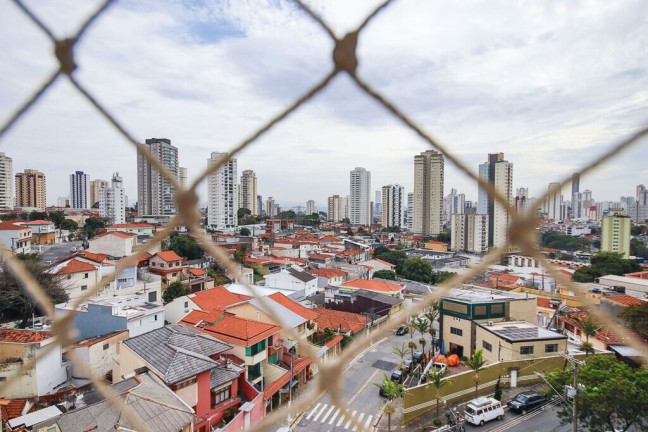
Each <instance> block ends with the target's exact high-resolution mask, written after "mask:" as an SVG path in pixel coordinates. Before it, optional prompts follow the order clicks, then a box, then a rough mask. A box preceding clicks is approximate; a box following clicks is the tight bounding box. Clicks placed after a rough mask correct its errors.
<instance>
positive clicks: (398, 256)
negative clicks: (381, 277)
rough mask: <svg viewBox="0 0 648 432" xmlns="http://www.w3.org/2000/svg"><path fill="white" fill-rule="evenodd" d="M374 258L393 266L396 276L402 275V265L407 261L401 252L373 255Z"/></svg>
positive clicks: (405, 255) (404, 254)
mask: <svg viewBox="0 0 648 432" xmlns="http://www.w3.org/2000/svg"><path fill="white" fill-rule="evenodd" d="M374 258H379V259H381V260H383V261H387V262H388V263H392V264H394V265H395V266H396V268H395V270H396V274H402V272H403V264H404V263H405V260H406V259H407V254H406V253H405V252H403V251H389V252H384V253H381V254H380V255H376V254H374Z"/></svg>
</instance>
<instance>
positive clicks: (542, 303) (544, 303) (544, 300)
mask: <svg viewBox="0 0 648 432" xmlns="http://www.w3.org/2000/svg"><path fill="white" fill-rule="evenodd" d="M536 304H537V305H538V307H543V308H551V300H550V299H549V298H548V297H538V298H536Z"/></svg>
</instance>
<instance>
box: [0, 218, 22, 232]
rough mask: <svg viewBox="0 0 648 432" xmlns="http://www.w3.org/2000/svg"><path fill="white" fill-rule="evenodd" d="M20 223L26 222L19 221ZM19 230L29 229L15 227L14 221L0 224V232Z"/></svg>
mask: <svg viewBox="0 0 648 432" xmlns="http://www.w3.org/2000/svg"><path fill="white" fill-rule="evenodd" d="M16 221H17V219H16ZM20 222H26V221H20ZM21 229H29V227H25V226H20V225H17V224H15V223H14V221H6V222H2V223H0V231H15V230H21Z"/></svg>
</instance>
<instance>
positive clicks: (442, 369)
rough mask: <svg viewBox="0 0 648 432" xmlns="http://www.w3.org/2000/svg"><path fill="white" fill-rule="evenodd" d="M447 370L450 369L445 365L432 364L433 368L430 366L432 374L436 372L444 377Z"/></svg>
mask: <svg viewBox="0 0 648 432" xmlns="http://www.w3.org/2000/svg"><path fill="white" fill-rule="evenodd" d="M446 369H448V367H447V366H446V364H445V363H437V362H434V363H432V366H430V373H432V372H436V373H440V374H441V375H443V374H444V373H445V372H446Z"/></svg>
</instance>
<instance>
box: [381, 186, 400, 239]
mask: <svg viewBox="0 0 648 432" xmlns="http://www.w3.org/2000/svg"><path fill="white" fill-rule="evenodd" d="M404 194H405V188H403V186H401V185H397V184H392V185H387V186H383V187H382V200H381V202H382V226H383V227H384V228H390V227H395V226H397V227H399V228H405V221H404V219H403V215H404V210H405V209H404V207H403V198H404V196H403V195H404Z"/></svg>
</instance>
